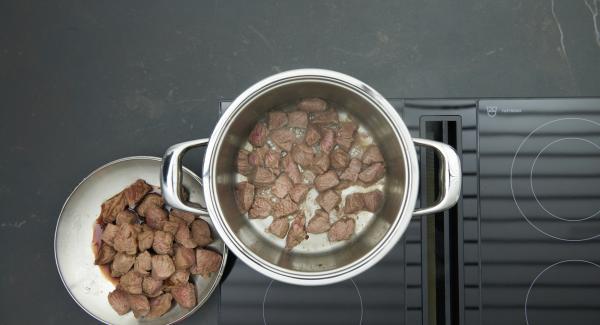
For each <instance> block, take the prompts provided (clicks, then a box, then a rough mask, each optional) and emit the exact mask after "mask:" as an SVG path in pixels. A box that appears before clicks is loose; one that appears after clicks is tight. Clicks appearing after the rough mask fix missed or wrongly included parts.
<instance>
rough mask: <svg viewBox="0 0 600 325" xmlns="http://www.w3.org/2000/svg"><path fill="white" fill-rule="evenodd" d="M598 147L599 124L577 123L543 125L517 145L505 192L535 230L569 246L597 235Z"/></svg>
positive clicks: (599, 210)
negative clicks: (567, 242) (507, 191)
mask: <svg viewBox="0 0 600 325" xmlns="http://www.w3.org/2000/svg"><path fill="white" fill-rule="evenodd" d="M573 130H575V131H573ZM598 143H600V123H597V122H594V121H591V120H588V119H582V118H563V119H556V120H552V121H550V122H547V123H544V124H542V125H540V126H538V127H537V128H536V129H534V130H533V131H532V132H531V133H529V134H528V135H527V136H526V137H525V139H524V140H523V141H522V142H521V143H520V145H519V147H518V149H517V151H516V153H515V155H514V157H513V160H512V164H511V170H510V186H511V193H512V197H513V199H514V202H515V204H516V207H517V209H518V210H519V212H520V214H521V215H522V216H523V217H524V218H525V220H526V221H527V222H528V223H529V224H530V225H531V226H532V227H534V228H535V229H536V230H538V231H540V232H541V233H543V234H545V235H547V236H549V237H551V238H554V239H558V240H563V241H573V242H577V241H586V240H590V239H593V238H596V237H599V236H600V233H599V232H600V220H599V218H595V217H596V216H597V215H598V214H600V195H599V194H597V193H598V192H597V191H596V190H595V189H597V184H600V164H599V163H598V162H599V160H600V145H598Z"/></svg>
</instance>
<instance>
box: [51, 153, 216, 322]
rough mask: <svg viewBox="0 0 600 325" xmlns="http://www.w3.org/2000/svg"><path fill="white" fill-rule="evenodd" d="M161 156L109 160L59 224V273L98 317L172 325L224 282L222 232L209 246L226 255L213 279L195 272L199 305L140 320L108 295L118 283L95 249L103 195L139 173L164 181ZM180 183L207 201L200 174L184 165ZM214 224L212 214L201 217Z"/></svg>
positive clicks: (70, 204) (77, 195) (70, 202)
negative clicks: (123, 312)
mask: <svg viewBox="0 0 600 325" xmlns="http://www.w3.org/2000/svg"><path fill="white" fill-rule="evenodd" d="M161 165H162V163H161V159H160V158H156V157H142V156H138V157H128V158H123V159H119V160H116V161H113V162H110V163H108V164H106V165H104V166H102V167H100V168H98V169H96V170H95V171H93V172H92V173H91V174H90V175H89V176H87V177H86V178H85V179H84V180H83V181H81V183H80V184H79V185H78V186H77V187H76V188H75V189H74V190H73V192H72V193H71V195H70V196H69V197H68V198H67V200H66V202H65V204H64V206H63V208H62V210H61V213H60V216H59V218H58V221H57V225H56V232H55V236H54V252H55V259H56V265H57V268H58V272H59V274H60V277H61V279H62V281H63V283H64V285H65V287H66V288H67V291H68V292H69V294H70V295H71V297H72V298H73V299H74V300H75V302H76V303H77V304H78V305H79V306H80V307H81V308H83V309H84V310H85V311H86V312H87V313H88V314H90V315H91V316H92V317H94V318H96V319H97V320H98V321H100V322H103V323H110V324H140V323H142V324H172V323H175V322H177V321H179V320H182V319H184V318H186V317H187V316H189V315H191V314H192V313H194V312H195V311H197V310H198V309H199V308H200V307H201V306H202V305H203V304H204V303H205V302H206V300H207V299H208V297H209V296H210V295H211V294H212V292H213V291H214V290H215V288H216V287H217V286H218V284H219V280H220V278H221V276H222V274H223V270H224V266H225V261H226V258H227V248H226V246H225V244H224V243H223V241H222V240H220V239H219V237H218V233H217V232H215V231H214V228H213V234H214V236H215V237H216V239H217V240H215V241H214V242H213V243H212V244H211V245H210V247H211V248H212V249H214V250H216V251H219V252H220V253H221V254H222V255H223V264H222V265H221V268H220V269H219V272H217V273H215V274H213V275H211V276H210V277H209V278H206V279H205V278H202V277H200V276H194V282H195V284H196V289H197V291H196V294H197V299H198V304H197V305H196V307H194V308H193V309H191V310H184V309H182V308H180V307H179V306H176V307H174V308H172V309H171V310H170V311H169V312H168V313H166V314H165V315H163V316H162V317H160V318H158V319H156V320H152V321H147V320H137V319H135V318H134V317H133V314H132V313H129V314H126V315H124V316H119V315H118V314H117V313H116V312H115V311H114V310H113V309H112V308H111V307H110V305H109V303H108V300H107V295H108V293H109V292H110V291H112V290H113V289H114V285H113V284H112V283H111V282H110V281H109V280H108V279H107V278H106V277H105V276H104V275H103V274H102V272H101V270H100V268H99V267H98V266H97V265H94V253H93V251H92V237H93V225H94V223H95V222H96V218H97V217H98V215H99V213H100V206H101V204H102V202H103V201H104V200H106V199H107V198H109V197H111V196H112V195H114V194H115V193H118V192H119V191H121V190H123V189H124V188H125V187H126V186H127V185H129V184H131V183H132V182H134V181H135V180H136V179H138V178H142V179H144V180H146V181H147V182H148V183H149V184H153V185H156V184H158V183H159V172H160V168H161ZM181 184H182V185H183V186H185V187H186V189H188V190H189V193H190V201H193V202H199V203H202V202H203V201H204V198H203V191H202V186H201V183H200V178H199V177H198V176H196V175H195V174H193V173H192V172H191V171H189V170H188V169H185V168H184V169H183V170H182V174H181ZM202 219H204V220H205V221H207V222H208V223H209V224H211V227H212V222H211V219H210V218H208V217H202Z"/></svg>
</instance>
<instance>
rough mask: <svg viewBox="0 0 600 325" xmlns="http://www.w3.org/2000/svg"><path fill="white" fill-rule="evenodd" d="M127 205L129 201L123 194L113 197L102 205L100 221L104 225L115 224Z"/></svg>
mask: <svg viewBox="0 0 600 325" xmlns="http://www.w3.org/2000/svg"><path fill="white" fill-rule="evenodd" d="M126 205H127V199H126V198H125V194H124V193H123V192H121V193H119V194H117V195H115V196H113V197H111V198H110V199H108V200H106V201H104V203H102V207H101V212H100V219H101V220H102V222H104V223H111V222H114V221H115V219H116V218H117V214H118V213H119V212H121V211H123V210H125V206H126Z"/></svg>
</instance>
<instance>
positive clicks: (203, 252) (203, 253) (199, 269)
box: [190, 248, 223, 278]
mask: <svg viewBox="0 0 600 325" xmlns="http://www.w3.org/2000/svg"><path fill="white" fill-rule="evenodd" d="M222 260H223V257H222V256H221V254H219V253H217V252H214V251H211V250H208V249H202V248H196V265H194V266H193V267H192V268H191V269H190V272H191V273H192V274H200V275H201V276H202V277H205V278H206V277H208V276H209V275H210V274H211V273H214V272H217V271H218V270H219V268H220V267H221V261H222Z"/></svg>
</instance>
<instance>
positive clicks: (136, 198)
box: [123, 179, 152, 209]
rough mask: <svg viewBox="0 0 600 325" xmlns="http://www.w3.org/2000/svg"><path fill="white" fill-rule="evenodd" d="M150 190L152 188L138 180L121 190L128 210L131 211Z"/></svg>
mask: <svg viewBox="0 0 600 325" xmlns="http://www.w3.org/2000/svg"><path fill="white" fill-rule="evenodd" d="M151 190H152V186H150V185H148V183H146V182H145V181H144V180H143V179H138V180H137V181H135V183H133V184H131V185H129V187H127V188H126V189H125V190H123V192H124V193H125V199H126V200H127V204H128V205H129V208H130V209H133V208H134V207H135V206H136V205H137V204H138V202H140V200H141V199H142V198H143V197H144V196H146V194H148V192H150V191H151Z"/></svg>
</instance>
